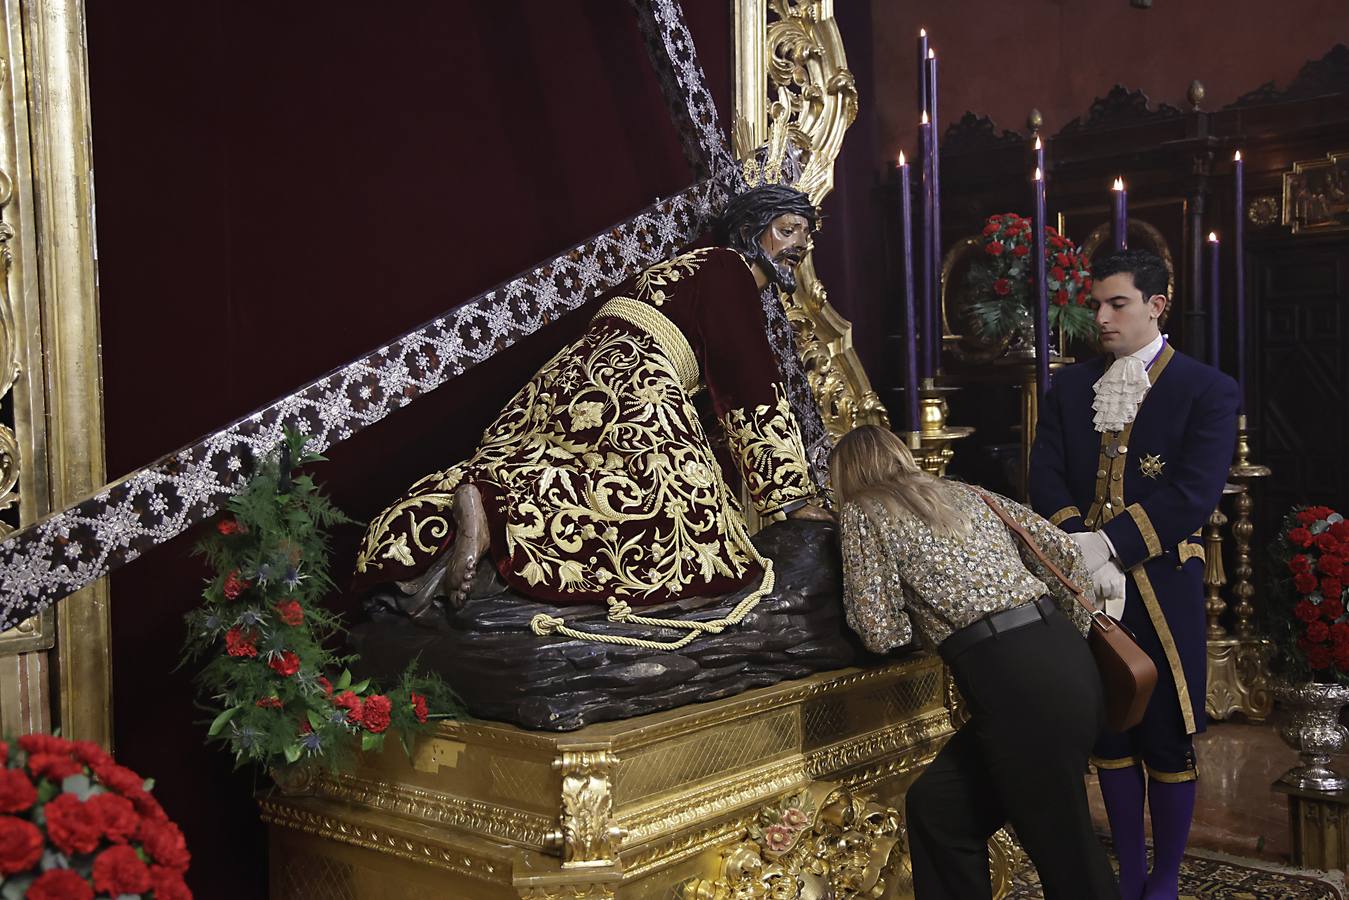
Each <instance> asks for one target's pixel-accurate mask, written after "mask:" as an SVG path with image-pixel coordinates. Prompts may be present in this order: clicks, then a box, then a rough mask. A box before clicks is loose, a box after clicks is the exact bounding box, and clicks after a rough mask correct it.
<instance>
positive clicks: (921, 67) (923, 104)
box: [918, 28, 928, 171]
mask: <svg viewBox="0 0 1349 900" xmlns="http://www.w3.org/2000/svg"><path fill="white" fill-rule="evenodd" d="M927 51H928V46H927V29H926V28H920V29H918V111H919V112H920V113H921V112H926V111H927V94H928V91H927ZM918 165H919V167H920V168H919V171H922V168H921V167H922V166H923V165H924V160H923V159H922V158H921V157H920V158H919V159H918Z"/></svg>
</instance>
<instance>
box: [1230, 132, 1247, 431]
mask: <svg viewBox="0 0 1349 900" xmlns="http://www.w3.org/2000/svg"><path fill="white" fill-rule="evenodd" d="M1232 163H1233V173H1232V174H1233V180H1234V182H1235V183H1234V185H1233V187H1234V191H1233V193H1234V195H1235V196H1234V197H1233V202H1232V205H1233V210H1232V213H1233V216H1234V217H1235V221H1234V222H1233V223H1232V224H1233V226H1235V227H1234V230H1233V234H1232V255H1233V256H1234V257H1235V258H1236V267H1237V285H1236V287H1237V411H1238V413H1244V412H1246V161H1245V160H1244V159H1242V158H1241V151H1240V150H1238V151H1237V152H1236V153H1235V154H1233V156H1232Z"/></svg>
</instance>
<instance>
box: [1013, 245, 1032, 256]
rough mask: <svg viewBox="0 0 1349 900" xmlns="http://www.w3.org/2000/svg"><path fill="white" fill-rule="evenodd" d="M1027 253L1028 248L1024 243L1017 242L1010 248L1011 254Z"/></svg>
mask: <svg viewBox="0 0 1349 900" xmlns="http://www.w3.org/2000/svg"><path fill="white" fill-rule="evenodd" d="M1029 253H1030V248H1029V247H1027V246H1026V245H1025V244H1017V245H1016V246H1015V247H1013V248H1012V255H1013V256H1026V255H1027V254H1029Z"/></svg>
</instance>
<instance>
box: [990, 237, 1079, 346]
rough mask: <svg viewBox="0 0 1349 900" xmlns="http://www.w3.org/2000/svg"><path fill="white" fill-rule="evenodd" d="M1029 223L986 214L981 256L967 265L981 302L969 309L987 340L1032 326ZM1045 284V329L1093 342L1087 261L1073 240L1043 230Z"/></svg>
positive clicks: (1032, 249) (1033, 282) (1033, 273)
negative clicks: (1047, 308) (1046, 301)
mask: <svg viewBox="0 0 1349 900" xmlns="http://www.w3.org/2000/svg"><path fill="white" fill-rule="evenodd" d="M1032 230H1033V228H1032V225H1031V220H1030V219H1027V218H1025V217H1023V216H1018V215H1017V214H1016V213H1002V214H1001V215H996V216H989V217H988V221H987V223H986V224H985V225H984V230H983V235H982V237H983V255H982V256H981V258H980V260H979V261H978V262H976V263H974V264H973V265H971V266H970V271H969V275H968V281H967V283H968V285H969V288H970V290H971V291H972V292H973V294H974V296H976V297H983V298H986V299H983V300H980V301H979V302H977V303H974V304H972V305H971V306H970V312H971V313H972V314H973V317H974V324H975V327H976V328H977V329H978V331H979V334H980V335H981V336H983V337H985V338H990V339H993V340H1002V339H1003V338H1005V337H1008V336H1010V335H1013V334H1015V333H1017V332H1019V331H1023V330H1025V329H1027V328H1029V327H1031V324H1030V323H1031V321H1032V319H1031V314H1032V310H1033V309H1034V305H1035V264H1034V262H1033V261H1032V260H1031V259H1029V256H1030V255H1031V253H1032V252H1033V251H1034V245H1033V235H1032ZM1045 284H1046V285H1047V286H1048V288H1049V326H1050V327H1051V328H1054V329H1056V330H1058V331H1059V332H1060V333H1061V334H1062V335H1063V336H1064V337H1065V338H1066V339H1068V340H1072V341H1089V340H1093V339H1094V338H1095V337H1096V335H1097V331H1096V315H1095V313H1094V312H1093V311H1092V308H1091V305H1090V302H1089V301H1090V300H1091V269H1090V264H1089V261H1088V260H1087V258H1086V256H1085V255H1083V253H1082V251H1081V250H1079V249H1078V248H1077V247H1076V246H1075V245H1074V244H1073V242H1072V241H1070V240H1069V239H1068V238H1066V237H1064V236H1063V235H1061V234H1059V233H1058V232H1057V231H1056V230H1054V229H1053V228H1051V227H1049V226H1045Z"/></svg>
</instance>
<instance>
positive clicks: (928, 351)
mask: <svg viewBox="0 0 1349 900" xmlns="http://www.w3.org/2000/svg"><path fill="white" fill-rule="evenodd" d="M918 145H919V147H921V148H922V154H921V156H922V162H923V167H922V171H921V177H922V198H923V247H922V260H923V365H922V371H921V372H920V373H919V374H920V375H921V376H922V377H923V378H931V377H932V376H933V373H934V372H935V371H936V369H937V353H936V350H937V347H936V344H935V342H934V341H933V340H932V336H933V335H934V334H937V333H938V332H939V331H940V330H941V329H940V327H939V326H938V325H937V324H936V322H935V321H934V317H933V310H935V309H936V308H937V304H936V299H935V298H934V297H933V296H932V285H933V282H934V279H933V278H932V273H931V271H930V270H931V268H932V260H933V259H934V258H935V251H934V250H933V249H932V229H931V228H930V227H928V223H930V222H931V221H932V165H931V159H932V124H931V123H930V122H928V120H927V113H926V112H925V113H923V118H922V120H921V121H920V122H919V124H918Z"/></svg>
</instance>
